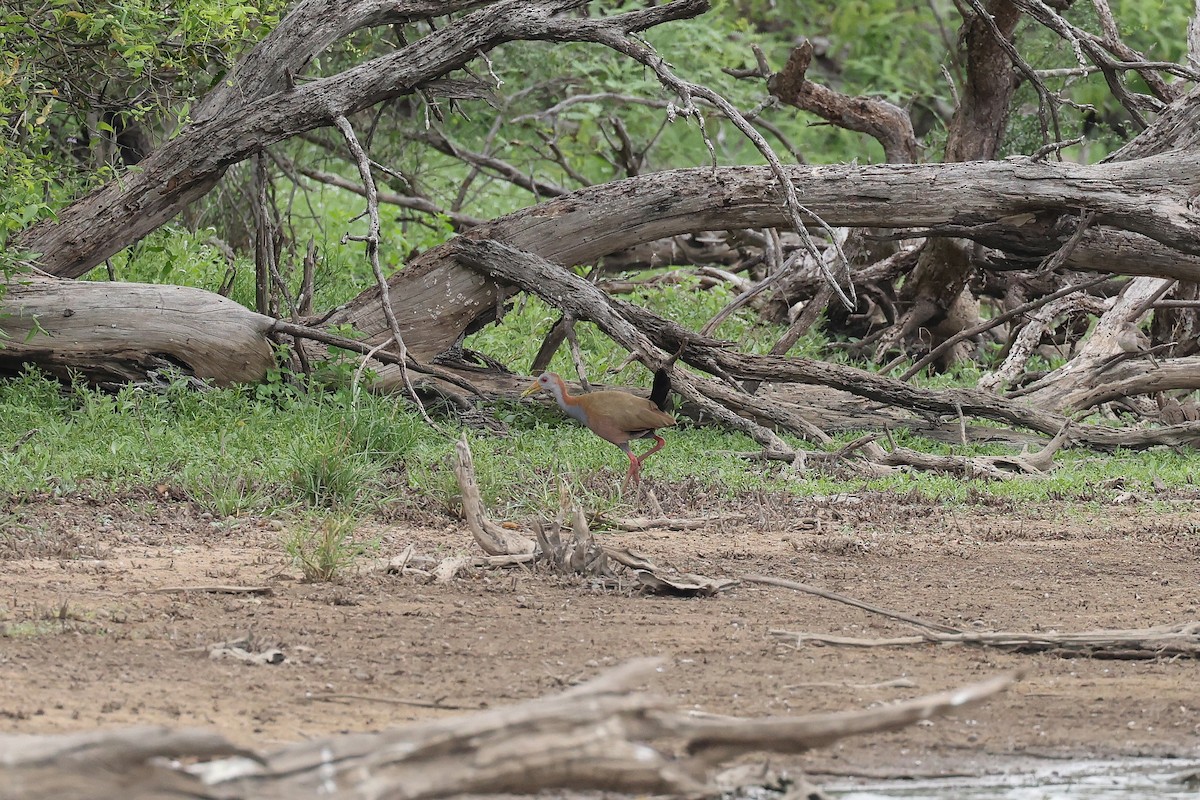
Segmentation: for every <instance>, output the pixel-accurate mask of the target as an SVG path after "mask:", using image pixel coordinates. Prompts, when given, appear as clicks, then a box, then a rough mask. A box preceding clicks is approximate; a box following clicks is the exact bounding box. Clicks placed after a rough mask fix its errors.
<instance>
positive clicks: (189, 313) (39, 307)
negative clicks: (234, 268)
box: [0, 275, 275, 385]
mask: <svg viewBox="0 0 1200 800" xmlns="http://www.w3.org/2000/svg"><path fill="white" fill-rule="evenodd" d="M0 289H2V290H3V295H2V297H3V305H2V306H0V309H2V313H3V319H2V320H0V331H3V332H4V334H5V335H6V336H8V337H10V338H8V339H5V340H3V343H2V346H0V374H6V375H13V374H16V373H18V372H20V370H21V369H22V367H23V365H24V364H33V365H35V366H38V367H41V368H42V369H44V370H46V371H47V372H49V373H51V374H53V375H56V376H58V377H60V378H62V379H63V380H69V379H71V378H72V376H75V375H78V376H81V377H83V378H84V379H86V380H88V381H89V382H91V383H96V384H101V385H106V384H114V385H120V384H124V383H129V382H137V381H144V380H146V379H147V377H148V375H150V374H151V373H154V372H162V371H165V370H170V369H172V368H175V369H179V370H181V371H182V372H184V373H185V374H188V375H195V376H196V377H199V378H209V379H211V380H213V381H214V382H215V383H217V384H220V385H229V384H234V383H257V382H258V381H261V380H262V379H263V378H264V377H265V376H266V374H267V370H268V369H270V368H271V367H272V366H274V365H275V357H274V354H273V352H272V349H271V344H270V342H269V341H268V339H267V333H268V332H269V331H270V330H271V326H272V325H273V324H274V320H273V319H271V318H270V317H264V316H262V315H261V314H256V313H254V312H253V311H250V310H248V309H247V308H245V307H244V306H242V305H240V304H239V303H236V302H234V301H233V300H229V299H227V298H224V297H221V296H220V295H218V294H214V293H212V292H206V291H204V290H202V289H191V288H188V287H184V286H163V285H155V284H144V283H99V282H92V281H67V280H60V279H54V278H42V277H36V276H27V275H22V276H20V278H19V279H13V280H11V281H9V282H8V284H7V285H5V286H0Z"/></svg>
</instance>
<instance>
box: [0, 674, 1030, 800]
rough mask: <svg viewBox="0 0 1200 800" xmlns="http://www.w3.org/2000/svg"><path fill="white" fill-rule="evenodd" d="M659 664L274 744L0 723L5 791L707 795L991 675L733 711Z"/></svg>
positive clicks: (216, 797)
mask: <svg viewBox="0 0 1200 800" xmlns="http://www.w3.org/2000/svg"><path fill="white" fill-rule="evenodd" d="M660 668H661V664H660V663H659V662H658V661H655V660H643V661H636V662H632V663H629V664H626V665H624V666H622V667H618V668H616V669H613V670H611V671H609V672H607V673H605V674H603V675H601V676H600V677H598V678H596V679H594V680H592V681H590V682H588V683H585V684H582V685H580V686H576V687H574V688H572V689H569V690H567V691H566V692H563V693H562V694H560V695H557V696H552V697H546V698H541V699H537V700H532V701H529V702H526V703H521V704H518V705H515V706H509V707H505V708H498V709H494V710H489V711H484V712H480V713H475V714H470V715H465V716H459V717H453V718H448V719H442V720H436V721H429V722H419V723H414V724H411V725H405V726H403V727H397V728H392V729H390V730H385V731H381V732H378V733H350V734H344V735H340V736H332V737H327V738H321V739H315V740H312V741H307V742H302V743H297V744H293V745H289V746H286V747H283V748H282V749H279V750H275V751H271V752H255V751H250V750H246V749H244V748H240V747H236V746H234V745H233V744H231V743H230V742H228V741H227V740H225V739H223V738H222V737H221V736H219V735H217V734H214V733H208V732H204V731H198V730H178V731H175V730H170V729H166V728H157V727H146V728H132V729H126V730H117V731H90V732H86V733H76V734H65V735H49V736H22V735H15V734H5V735H0V800H85V799H86V800H151V799H153V800H165V799H166V798H184V797H187V798H195V799H196V800H232V799H233V798H250V797H252V798H261V799H262V800H270V799H271V798H279V799H280V800H283V798H288V800H303V798H317V797H321V798H346V799H347V800H350V799H351V798H355V799H356V800H357V799H359V798H401V797H403V798H406V799H407V800H418V799H419V798H433V797H448V796H453V795H457V794H463V793H474V794H492V793H518V794H529V793H535V792H538V791H541V790H543V789H599V790H605V791H612V792H640V793H647V794H676V795H687V796H692V797H696V796H715V795H717V794H719V793H720V792H721V791H722V790H728V789H730V788H735V787H731V786H729V783H728V780H725V781H722V779H721V775H720V774H719V773H720V771H721V767H722V765H723V764H725V763H726V762H728V761H729V760H731V759H733V758H736V757H738V756H740V755H743V754H747V753H760V752H768V753H783V754H795V753H802V752H804V751H806V750H810V749H812V748H816V747H824V746H827V745H829V744H831V743H832V742H835V741H837V740H839V739H842V738H845V737H847V736H855V735H864V734H870V733H874V732H878V731H888V730H896V729H899V728H903V727H905V726H907V725H911V724H914V723H916V722H918V721H920V720H923V719H928V718H930V717H934V716H939V715H942V714H946V713H948V712H952V711H954V710H956V709H959V708H962V707H964V706H968V705H972V704H975V703H979V702H981V701H983V700H985V699H987V698H989V697H992V696H993V695H995V694H996V693H998V692H1001V691H1003V690H1004V689H1005V688H1006V687H1008V686H1009V685H1010V684H1011V683H1012V682H1013V680H1014V678H1013V677H1012V676H999V677H995V678H991V679H989V680H985V681H982V682H980V683H976V684H972V685H969V686H964V687H962V688H959V689H955V690H952V691H948V692H943V693H941V694H934V695H928V696H924V697H918V698H915V699H913V700H908V701H904V702H900V703H897V704H895V705H891V706H886V707H883V708H875V709H871V710H867V711H851V712H843V713H832V714H818V715H813V716H802V717H774V718H763V719H739V718H731V717H715V716H708V715H697V714H691V713H685V712H680V711H676V710H673V709H672V708H670V707H669V705H668V704H667V703H666V701H665V700H664V699H663V698H661V697H658V696H656V695H654V694H651V693H649V692H647V691H645V690H643V689H641V688H639V687H641V686H642V684H644V682H645V681H646V680H647V678H649V677H650V676H651V675H652V674H654V673H655V672H657V671H659V670H660Z"/></svg>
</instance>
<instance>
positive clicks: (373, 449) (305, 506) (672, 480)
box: [0, 375, 1194, 558]
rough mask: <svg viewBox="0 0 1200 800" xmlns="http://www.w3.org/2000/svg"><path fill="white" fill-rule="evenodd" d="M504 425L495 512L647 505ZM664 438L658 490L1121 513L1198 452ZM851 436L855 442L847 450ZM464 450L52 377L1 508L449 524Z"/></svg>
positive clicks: (538, 438) (317, 404)
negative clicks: (1014, 471) (126, 504)
mask: <svg viewBox="0 0 1200 800" xmlns="http://www.w3.org/2000/svg"><path fill="white" fill-rule="evenodd" d="M493 412H494V413H495V415H496V416H497V417H498V418H500V419H502V420H504V421H505V422H506V423H507V425H508V428H509V431H508V433H507V434H506V435H496V434H483V433H478V432H471V433H470V434H469V435H470V438H471V446H472V449H473V451H474V454H475V462H476V470H477V474H478V478H479V482H480V488H481V491H482V493H483V496H484V499H485V501H486V502H487V503H488V504H489V507H490V508H492V509H493V510H494V512H495V513H496V514H498V515H502V516H523V515H528V514H533V513H544V512H545V511H546V509H556V508H558V506H559V504H560V502H561V500H560V498H561V497H562V496H563V495H564V493H565V494H567V495H568V496H570V497H572V498H573V499H574V502H581V503H583V504H584V505H585V506H587V507H588V508H591V509H595V510H598V511H602V512H617V511H621V510H628V509H630V508H632V499H631V498H630V497H629V496H622V495H621V493H620V483H621V478H622V477H623V475H624V471H625V467H626V460H625V457H624V456H623V455H622V454H621V453H620V451H619V450H617V448H615V447H613V446H612V445H610V444H608V443H607V442H604V441H601V440H600V439H598V438H596V437H595V436H593V435H592V434H591V433H590V432H589V431H587V430H585V429H584V428H582V427H581V426H579V425H577V424H575V423H574V422H571V421H569V420H566V419H564V418H563V417H562V415H561V414H559V413H558V411H557V409H547V408H543V407H540V406H535V405H533V404H530V403H523V404H519V405H501V406H499V407H496V408H494V409H493ZM31 431H32V432H33V433H32V434H31ZM666 436H667V439H668V445H667V447H666V448H665V449H664V450H663V451H661V452H659V453H657V454H655V455H654V456H653V457H652V458H650V459H648V460H647V462H646V465H645V468H644V473H643V474H644V476H645V477H646V479H647V481H648V482H649V483H650V484H652V485H653V484H655V483H658V484H659V485H664V484H669V485H671V486H683V485H688V486H695V487H699V488H700V489H703V491H704V492H705V493H706V494H708V495H709V496H715V497H718V498H719V497H722V496H725V497H734V496H736V495H739V494H743V493H747V492H780V493H784V494H792V495H797V496H811V495H829V494H836V493H839V492H863V491H879V492H890V493H912V494H915V495H919V496H921V497H924V498H926V499H930V500H936V501H939V502H947V503H972V502H984V501H994V500H996V499H1001V500H1008V501H1012V502H1041V501H1051V500H1059V499H1070V500H1083V501H1088V500H1097V501H1107V500H1109V499H1111V498H1112V497H1113V496H1114V495H1115V494H1116V493H1117V492H1119V491H1131V492H1135V493H1143V494H1147V495H1149V494H1152V493H1154V492H1155V491H1156V490H1160V489H1161V488H1162V487H1164V486H1165V487H1168V488H1174V489H1178V490H1183V491H1189V492H1190V490H1191V488H1190V487H1191V485H1192V483H1193V472H1194V462H1193V460H1192V459H1191V458H1190V457H1189V456H1188V455H1186V454H1183V453H1179V452H1176V451H1174V450H1170V449H1167V448H1160V449H1156V450H1152V451H1149V452H1136V453H1135V452H1127V451H1117V452H1115V453H1112V454H1104V455H1101V454H1097V453H1092V452H1088V451H1075V450H1068V451H1065V452H1062V453H1060V455H1059V457H1058V462H1059V464H1060V467H1059V468H1058V469H1057V470H1055V471H1054V472H1053V473H1051V474H1050V475H1049V476H1048V477H1046V478H1044V479H1018V480H1012V481H981V480H966V479H963V478H959V477H957V476H951V475H940V474H934V473H898V474H894V475H891V476H889V477H886V478H878V479H871V480H866V479H859V478H846V477H845V476H844V475H843V476H838V475H824V474H820V473H818V472H815V471H812V470H810V471H805V472H796V471H794V470H792V469H791V468H790V467H789V466H788V465H783V464H778V463H772V464H763V463H761V462H758V461H755V460H753V459H747V458H744V457H743V455H742V454H745V453H754V452H757V451H758V449H759V448H758V447H757V445H755V444H754V442H752V441H751V440H750V439H748V438H747V437H745V436H743V435H741V434H732V433H728V432H725V431H723V430H720V429H716V428H706V427H694V426H691V425H688V424H681V425H680V427H678V428H675V429H672V430H670V431H668V432H667V434H666ZM851 438H853V436H852V434H846V435H845V436H842V437H839V440H838V442H837V443H836V444H840V443H842V442H845V441H849V440H850V439H851ZM896 441H897V443H898V444H903V445H905V446H908V447H913V448H916V449H921V450H926V451H932V452H943V453H954V454H957V455H978V454H1002V453H1005V452H1011V450H1010V449H1009V448H1006V447H1002V446H997V445H972V446H967V447H963V446H947V445H945V444H939V443H935V442H931V441H926V440H922V439H920V438H918V437H911V436H904V435H897V437H896ZM644 446H645V445H644V444H641V443H638V444H636V445H635V448H639V447H644ZM14 447H15V449H14ZM452 450H453V442H452V441H451V440H450V439H448V438H445V437H443V436H442V435H440V434H438V433H436V432H434V431H432V430H430V429H429V428H427V427H426V426H425V425H424V423H423V422H422V421H421V419H420V418H419V417H418V416H417V415H415V414H414V413H412V412H411V411H410V410H409V409H408V407H407V406H406V405H405V404H404V403H403V402H402V401H400V400H399V399H397V398H394V397H376V396H372V395H370V394H365V393H364V394H362V395H360V396H359V397H358V398H357V399H353V398H351V396H350V393H349V392H344V391H332V392H327V393H316V394H313V395H304V394H301V393H297V392H276V391H260V390H256V389H255V388H254V387H249V388H247V387H243V388H237V389H218V390H212V391H207V392H195V391H192V390H190V389H186V388H184V387H182V386H180V387H172V388H169V389H167V390H166V391H164V392H148V391H143V390H139V389H125V390H122V391H121V392H118V393H117V394H115V395H110V394H104V393H100V392H96V391H93V390H90V389H86V388H82V387H73V388H67V389H63V388H62V387H60V386H59V385H58V384H57V383H55V382H53V381H50V380H47V379H45V378H42V377H40V376H37V375H25V376H22V377H20V378H15V379H10V380H4V381H0V495H4V496H9V497H15V498H20V497H29V496H45V495H47V494H48V495H55V494H58V495H62V494H76V493H84V494H96V495H102V494H107V493H112V492H121V491H125V490H128V489H131V488H136V487H143V486H156V485H164V484H165V485H167V486H170V487H172V488H173V489H176V490H178V491H180V492H183V493H185V494H186V495H187V496H189V497H190V498H192V499H193V500H194V501H195V502H196V503H198V504H199V505H201V506H202V507H204V508H205V509H207V510H209V511H211V512H212V513H214V514H216V515H218V516H229V515H237V514H247V513H254V514H287V515H296V516H302V515H305V514H308V513H309V512H318V513H319V514H320V515H325V516H330V517H344V518H359V519H361V518H363V517H365V516H369V515H371V514H376V513H379V512H389V513H393V514H396V513H398V514H401V515H403V513H405V509H419V510H422V511H426V512H427V511H429V510H433V511H435V512H436V511H438V510H442V511H446V510H454V509H456V508H457V505H458V499H457V495H458V488H457V484H456V482H455V479H454V474H453V471H452V469H451V466H450V464H451V454H452ZM989 499H990V500H989ZM69 544H70V543H62V542H57V543H56V542H48V541H41V540H40V539H39V538H38V532H37V530H35V529H34V528H32V527H30V526H29V525H25V526H11V530H7V531H5V532H4V533H3V537H2V538H0V557H9V558H12V557H28V556H29V554H31V553H33V552H35V551H36V552H38V553H43V554H44V555H49V556H51V557H53V555H52V554H53V552H55V551H56V550H59V549H61V548H62V547H65V546H66V547H69Z"/></svg>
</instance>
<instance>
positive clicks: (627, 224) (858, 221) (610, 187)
mask: <svg viewBox="0 0 1200 800" xmlns="http://www.w3.org/2000/svg"><path fill="white" fill-rule="evenodd" d="M788 169H789V171H790V173H791V174H792V176H793V180H794V182H795V185H796V190H797V192H798V193H799V194H800V201H801V202H802V203H803V204H804V205H805V206H806V207H807V208H809V209H811V210H812V211H813V213H815V214H818V215H820V216H821V218H822V219H824V220H825V221H826V222H827V223H829V224H831V225H835V226H849V227H871V228H880V227H882V228H893V229H894V228H920V229H922V232H923V233H928V234H944V235H953V236H958V237H966V238H972V239H975V240H976V241H979V242H981V243H983V244H985V245H989V246H995V247H997V248H999V249H1004V250H1008V251H1012V250H1013V248H1014V243H1015V244H1016V245H1017V246H1018V249H1019V251H1020V252H1021V253H1022V254H1025V255H1034V254H1038V253H1041V254H1043V255H1044V254H1048V253H1051V252H1054V251H1055V250H1057V249H1058V247H1059V246H1060V245H1061V243H1062V241H1061V239H1062V238H1063V237H1062V234H1058V233H1054V232H1053V226H1052V225H1049V224H1045V223H1046V222H1047V218H1055V219H1056V218H1057V217H1058V216H1060V215H1063V214H1070V215H1072V216H1074V215H1077V213H1078V209H1080V208H1086V209H1088V210H1091V211H1094V212H1095V214H1096V218H1095V223H1094V224H1095V226H1097V228H1099V226H1109V230H1110V231H1111V229H1118V230H1121V231H1125V232H1126V233H1125V234H1124V235H1122V236H1120V237H1118V238H1117V241H1119V243H1120V244H1121V245H1122V246H1124V247H1128V246H1130V245H1133V246H1134V249H1133V250H1132V251H1131V252H1127V253H1125V254H1124V255H1125V257H1126V260H1138V261H1142V262H1143V264H1142V265H1141V267H1140V268H1141V269H1146V270H1147V271H1149V270H1153V269H1154V265H1150V266H1147V265H1145V263H1144V262H1145V259H1147V258H1150V259H1153V258H1154V257H1155V254H1156V253H1157V254H1163V252H1164V250H1165V251H1168V252H1170V253H1172V254H1173V257H1172V258H1170V259H1163V261H1162V262H1161V266H1162V272H1161V273H1158V274H1163V275H1171V276H1174V271H1175V270H1177V269H1180V268H1181V267H1183V268H1187V269H1190V270H1192V276H1194V275H1195V274H1196V273H1195V270H1197V269H1198V268H1200V224H1198V223H1200V213H1197V211H1195V210H1194V209H1192V208H1191V206H1190V205H1189V199H1188V198H1189V197H1190V195H1191V194H1192V193H1196V192H1200V152H1186V153H1172V154H1170V155H1168V156H1156V157H1153V158H1146V159H1141V160H1137V161H1128V162H1122V163H1118V164H1105V165H1103V166H1100V167H1095V166H1079V165H1074V164H1066V163H1043V162H1038V161H1032V160H1030V159H1025V158H1010V159H1006V160H1004V161H990V162H985V161H974V162H961V163H953V164H926V165H911V164H885V165H875V166H859V165H832V166H820V167H810V166H793V167H789V168H788ZM1168 175H1172V176H1175V177H1174V178H1173V179H1172V180H1167V178H1166V176H1168ZM785 224H786V219H785V212H784V209H783V207H782V199H781V193H780V192H779V190H778V187H777V186H776V185H775V181H774V178H773V176H772V175H771V172H770V170H769V169H768V168H767V167H723V168H716V169H713V168H707V167H704V168H695V169H680V170H670V171H666V172H657V173H652V174H648V175H643V176H638V177H635V178H629V179H627V180H623V181H618V182H615V183H609V184H603V185H600V186H593V187H590V188H587V189H582V190H580V191H577V192H573V193H571V194H569V195H566V196H563V197H560V198H556V199H554V200H550V201H548V202H545V203H541V204H539V205H536V206H533V207H531V208H527V209H523V210H521V211H518V212H515V213H513V214H509V215H507V216H505V217H500V218H499V219H496V220H494V221H492V222H490V223H487V224H484V225H480V226H478V227H476V228H473V229H471V230H470V231H469V232H467V233H466V234H463V236H465V237H466V238H468V239H475V240H482V239H494V240H498V241H502V242H505V243H506V244H508V245H509V246H511V247H514V248H516V249H518V250H523V251H525V252H529V253H534V254H536V255H539V256H541V257H542V258H545V259H547V260H548V261H552V262H554V263H557V264H564V265H573V264H581V263H589V262H592V261H595V260H596V259H598V258H601V257H602V256H604V255H607V254H608V253H612V252H616V251H619V250H623V249H626V248H628V247H631V246H633V245H636V244H639V243H642V242H647V241H652V240H655V239H660V238H663V237H667V236H675V235H679V234H683V233H687V232H690V231H695V230H727V229H733V228H741V227H763V226H772V225H785ZM1112 242H1113V237H1111V236H1110V235H1108V234H1103V233H1098V234H1097V235H1095V236H1085V237H1084V238H1083V240H1082V241H1081V242H1080V243H1079V245H1078V246H1077V247H1076V248H1075V250H1074V251H1073V252H1072V254H1071V256H1070V257H1069V258H1068V260H1067V264H1066V265H1067V266H1071V267H1074V268H1077V269H1093V268H1095V266H1094V264H1097V263H1102V264H1103V266H1104V268H1113V267H1116V266H1118V263H1119V262H1116V261H1114V260H1113V258H1112V254H1111V253H1108V252H1107V247H1106V246H1107V245H1111V244H1112ZM1102 256H1103V257H1102ZM1181 259H1182V263H1181ZM1180 277H1182V276H1180ZM389 291H390V294H391V297H392V303H393V306H394V307H395V308H397V309H400V310H401V314H400V316H402V317H403V319H402V320H401V322H400V328H401V332H402V333H403V335H404V338H405V344H406V345H407V346H408V349H409V351H410V352H411V353H412V354H413V355H414V356H415V357H416V358H418V359H419V360H428V359H429V358H432V357H433V356H435V355H437V354H439V353H441V352H443V351H444V350H446V349H447V348H449V347H450V346H451V345H453V344H454V342H456V341H457V340H458V338H459V337H460V336H461V335H462V334H463V333H464V331H466V330H467V329H468V326H470V325H471V324H472V323H474V322H476V320H478V319H480V318H481V317H483V318H486V317H487V316H488V315H489V314H490V313H492V312H493V311H494V309H495V308H496V306H497V304H498V303H499V302H501V301H502V299H503V298H504V297H505V296H507V293H508V291H509V290H507V289H501V288H499V287H497V286H496V284H495V283H494V282H492V281H489V280H487V279H486V278H483V277H481V276H480V275H478V274H476V273H474V272H472V271H471V270H469V269H466V268H464V267H462V266H461V265H459V264H458V263H456V262H455V259H454V255H453V252H452V248H451V247H449V246H442V247H437V248H433V249H431V250H429V251H427V252H425V253H424V254H422V255H421V256H419V257H418V258H416V259H414V260H413V261H412V262H411V263H409V265H408V266H407V267H406V268H405V269H403V270H402V271H400V272H398V273H397V274H395V275H393V276H392V277H391V278H390V279H389ZM347 323H348V324H352V325H354V326H355V327H356V328H357V329H358V330H359V331H361V332H362V333H363V334H365V336H366V338H367V340H368V341H371V342H376V341H382V340H383V339H386V338H387V337H388V336H389V335H390V333H389V332H388V331H387V323H386V321H385V320H384V318H383V313H382V311H381V309H380V304H379V297H378V290H376V289H372V290H370V291H368V292H365V293H364V294H363V295H360V296H359V297H358V298H357V299H356V300H355V301H354V302H352V303H351V304H349V305H348V306H347V307H346V308H345V309H344V310H342V311H339V312H338V313H336V314H334V315H333V316H332V317H331V318H330V319H329V321H328V324H330V325H341V324H347Z"/></svg>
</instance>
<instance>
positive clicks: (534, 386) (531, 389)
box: [521, 381, 542, 397]
mask: <svg viewBox="0 0 1200 800" xmlns="http://www.w3.org/2000/svg"><path fill="white" fill-rule="evenodd" d="M541 388H542V385H541V384H540V383H538V382H537V381H534V382H533V383H531V384H529V388H528V389H526V390H525V391H523V392H521V397H529V395H531V394H533V393H534V392H536V391H537V390H538V389H541Z"/></svg>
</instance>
